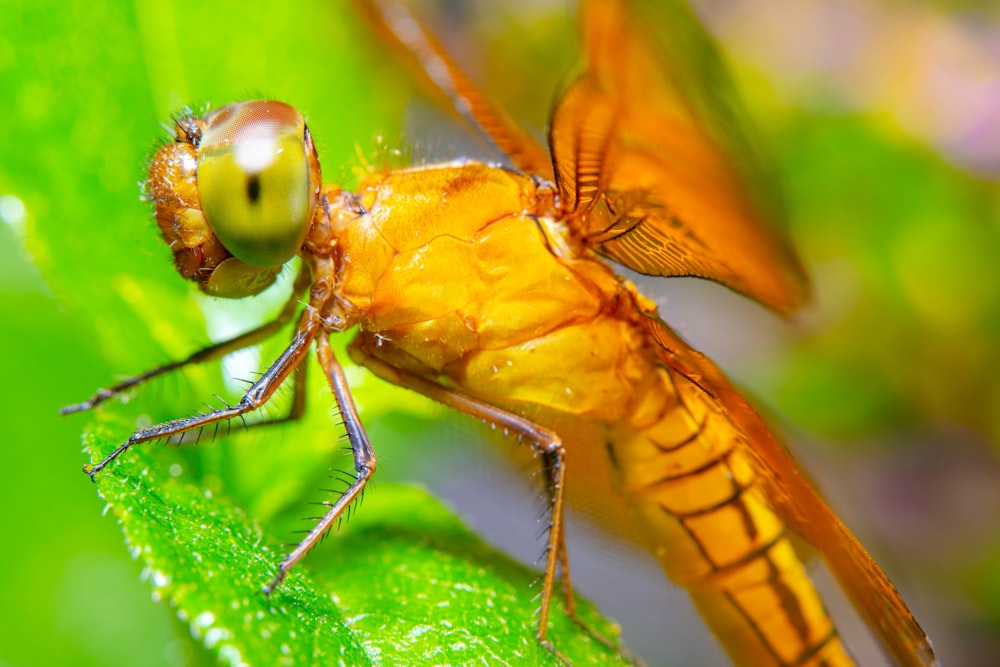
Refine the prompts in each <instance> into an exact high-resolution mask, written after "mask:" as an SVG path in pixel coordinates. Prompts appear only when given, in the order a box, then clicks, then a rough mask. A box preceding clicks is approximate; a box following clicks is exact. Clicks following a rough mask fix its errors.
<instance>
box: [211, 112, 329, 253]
mask: <svg viewBox="0 0 1000 667" xmlns="http://www.w3.org/2000/svg"><path fill="white" fill-rule="evenodd" d="M205 121H206V128H205V131H204V133H203V135H202V138H201V142H200V143H199V145H198V195H199V197H200V199H201V209H202V212H203V213H204V214H205V219H206V220H207V221H208V225H209V227H210V228H211V229H212V231H213V232H214V233H215V235H216V237H218V239H219V241H220V242H221V243H222V245H223V246H225V248H226V250H228V251H229V252H230V253H232V254H233V256H234V257H236V258H237V259H239V260H241V261H242V262H244V263H246V264H249V265H251V266H258V267H268V268H271V267H278V266H281V265H282V264H284V263H285V262H286V261H288V260H289V259H291V258H292V257H293V256H294V255H295V254H296V253H297V252H298V251H299V248H300V247H301V246H302V243H303V241H304V240H305V236H306V233H307V232H308V231H309V224H310V222H311V220H312V216H313V212H314V211H315V209H316V203H317V201H318V197H319V187H320V183H319V181H320V177H319V163H318V161H317V160H316V153H315V149H314V148H313V144H312V140H311V138H310V137H309V131H308V130H307V129H306V124H305V119H304V118H303V117H302V114H300V113H299V112H298V111H297V110H296V109H295V108H293V107H291V106H289V105H287V104H284V103H282V102H271V101H253V102H237V103H234V104H228V105H226V106H224V107H222V108H220V109H218V110H217V111H215V112H213V113H212V114H210V115H209V116H207V117H206V118H205Z"/></svg>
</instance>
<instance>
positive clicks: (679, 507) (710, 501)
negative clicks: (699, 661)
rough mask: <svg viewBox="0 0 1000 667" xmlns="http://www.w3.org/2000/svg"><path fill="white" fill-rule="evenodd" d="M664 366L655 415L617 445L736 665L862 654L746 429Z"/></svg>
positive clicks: (659, 545) (666, 550) (680, 571)
mask: <svg viewBox="0 0 1000 667" xmlns="http://www.w3.org/2000/svg"><path fill="white" fill-rule="evenodd" d="M660 373H661V377H660V380H661V381H660V382H659V383H658V384H659V388H658V389H654V390H653V392H654V394H655V396H652V397H650V398H648V399H647V400H646V401H644V402H643V406H642V408H641V412H642V413H643V414H645V415H646V418H645V419H642V421H644V422H646V423H644V424H639V428H637V429H636V430H635V431H634V432H633V433H632V434H631V435H629V436H623V437H616V438H615V439H614V442H613V443H612V445H611V447H612V453H613V456H614V459H615V463H616V465H617V468H618V472H619V478H620V482H621V487H622V490H623V491H624V493H625V495H626V497H627V499H628V501H629V502H630V504H631V505H632V507H633V508H634V509H635V511H636V513H637V514H638V516H639V518H640V521H641V522H642V523H643V525H644V527H645V528H646V534H647V535H648V537H649V539H650V540H651V541H652V542H653V550H654V553H655V555H656V557H657V559H658V560H659V561H660V563H661V565H662V567H663V568H664V569H665V570H666V572H667V574H668V575H669V576H670V577H671V578H672V579H673V580H674V581H676V582H677V583H679V584H681V585H683V586H684V587H686V588H687V589H688V591H689V592H690V594H691V596H692V599H693V601H694V602H695V605H696V606H697V607H698V610H699V611H700V612H701V614H702V615H703V616H704V618H705V620H706V621H707V622H708V624H709V625H710V626H711V627H712V630H713V632H714V633H715V634H716V635H717V637H718V638H719V640H720V642H721V643H722V644H723V645H724V647H725V648H726V650H727V652H728V653H729V654H730V657H731V658H732V659H733V661H734V662H735V663H736V664H739V665H755V666H757V665H763V666H768V665H773V666H775V667H792V666H796V667H798V666H800V665H817V666H819V665H829V666H834V665H838V666H839V665H853V664H854V662H853V661H852V660H851V658H850V657H849V656H848V655H847V653H846V651H845V649H844V647H843V645H842V643H841V641H840V638H839V636H838V635H837V631H836V629H835V627H834V625H833V622H832V621H831V619H830V617H829V615H828V614H827V612H826V609H825V608H824V606H823V603H822V601H821V599H820V597H819V595H818V593H817V591H816V590H815V588H814V587H813V584H812V582H811V581H810V580H809V578H808V576H807V575H806V573H805V569H804V566H803V564H802V562H801V561H800V560H799V558H798V556H797V555H796V553H795V551H794V549H793V547H792V544H791V541H790V539H789V536H788V534H787V532H786V528H785V526H784V524H783V523H782V522H781V521H780V519H779V518H778V517H777V516H776V515H775V513H774V512H773V511H772V510H771V508H770V507H769V506H768V504H767V502H766V500H765V497H764V495H763V494H762V493H761V491H760V490H759V488H758V487H757V485H756V483H755V473H754V471H753V468H752V467H751V465H750V462H749V461H748V460H747V458H746V454H745V453H744V450H743V446H744V445H743V444H742V437H743V436H742V435H741V434H740V433H739V432H738V431H737V430H736V429H735V428H734V427H733V425H732V424H731V423H730V422H729V420H728V419H727V417H726V415H725V414H724V413H723V412H722V411H720V409H719V408H718V407H716V406H714V405H712V404H711V403H710V402H709V401H707V400H704V394H702V393H701V391H700V390H699V389H698V388H697V387H695V386H694V385H692V384H691V383H690V381H688V380H686V379H684V378H672V377H671V374H669V373H668V372H667V371H666V370H661V371H660ZM651 404H652V405H657V404H658V409H657V410H656V411H655V412H651V410H650V407H651ZM650 414H653V415H655V416H654V417H653V418H650V417H649V415H650ZM636 418H639V417H638V416H636ZM640 419H641V418H640ZM633 423H635V420H633Z"/></svg>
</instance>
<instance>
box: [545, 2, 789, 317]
mask: <svg viewBox="0 0 1000 667" xmlns="http://www.w3.org/2000/svg"><path fill="white" fill-rule="evenodd" d="M581 23H582V29H583V50H584V58H585V64H584V70H583V73H582V74H581V75H580V76H579V77H578V78H577V79H576V80H575V81H574V82H573V83H572V84H571V85H570V86H569V87H568V89H567V90H566V91H565V92H564V94H563V95H562V97H561V98H560V100H559V102H558V104H557V106H556V108H555V110H554V112H553V116H552V122H551V126H550V130H549V143H550V148H551V150H552V154H553V160H554V163H555V171H556V182H557V184H558V186H559V191H560V194H561V197H562V205H563V207H564V208H565V209H567V210H568V211H571V212H572V214H571V219H572V220H573V221H574V224H575V226H576V228H577V229H578V230H579V231H580V232H581V233H582V234H583V235H584V236H585V237H586V238H587V239H588V240H589V241H590V242H591V243H592V244H594V246H595V249H596V250H597V251H598V252H599V253H601V254H603V255H604V256H606V257H608V258H610V259H613V260H615V261H618V262H620V263H622V264H624V265H626V266H628V267H630V268H632V269H635V270H636V271H639V272H641V273H645V274H649V275H661V276H698V277H702V278H709V279H712V280H715V281H718V282H720V283H722V284H724V285H726V286H728V287H730V288H732V289H735V290H737V291H739V292H741V293H743V294H746V295H747V296H750V297H752V298H754V299H756V300H758V301H760V302H761V303H763V304H765V305H767V306H769V307H770V308H772V309H774V310H776V311H779V312H782V313H787V312H790V311H791V310H793V309H794V308H795V307H797V306H798V305H800V304H801V303H802V302H803V301H804V300H805V298H806V293H807V289H806V279H805V277H804V274H803V271H802V269H801V267H800V265H799V263H798V260H797V259H796V257H795V255H794V253H793V251H792V250H791V247H790V245H789V244H788V242H787V240H786V238H785V236H784V234H783V232H782V224H781V222H782V220H781V217H782V216H781V213H780V206H779V205H778V204H777V196H776V194H775V190H774V188H773V187H772V185H771V181H770V180H769V179H768V177H767V174H766V170H765V169H764V168H763V166H762V165H761V161H760V159H759V158H758V156H757V154H756V153H755V151H754V149H753V147H752V144H751V142H750V141H749V140H748V138H747V135H746V132H745V129H744V128H745V123H744V122H743V119H742V118H741V115H740V112H739V106H738V104H737V103H736V101H735V97H734V94H733V90H732V87H731V85H730V83H729V81H728V79H727V77H726V73H725V70H724V68H723V66H722V63H721V61H720V59H719V56H718V54H717V53H716V52H715V49H714V47H713V45H712V42H711V40H710V38H709V37H708V36H707V35H706V34H705V32H704V30H703V28H702V27H701V26H700V25H699V24H698V21H697V19H695V17H694V16H693V15H692V14H691V12H690V10H689V9H688V8H687V6H686V5H685V4H684V3H683V2H682V1H681V0H633V1H631V2H626V1H625V0H591V1H585V2H583V3H582V5H581Z"/></svg>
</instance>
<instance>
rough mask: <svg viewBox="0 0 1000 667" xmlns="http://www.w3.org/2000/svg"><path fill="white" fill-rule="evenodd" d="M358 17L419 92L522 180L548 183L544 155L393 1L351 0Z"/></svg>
mask: <svg viewBox="0 0 1000 667" xmlns="http://www.w3.org/2000/svg"><path fill="white" fill-rule="evenodd" d="M354 5H355V7H356V8H357V10H358V13H359V15H360V16H361V17H362V19H364V20H365V21H367V23H368V24H369V26H370V27H371V28H372V31H373V32H374V33H375V34H376V35H379V36H380V37H381V39H382V41H383V42H384V43H385V44H386V46H388V47H389V48H390V49H392V50H393V51H395V52H396V55H397V56H398V57H399V60H400V62H402V63H404V64H406V65H407V66H409V68H410V69H411V70H412V71H413V73H414V74H415V75H416V79H417V81H419V82H420V83H421V84H422V85H423V87H424V90H425V91H426V92H427V93H428V94H429V95H430V96H431V97H432V98H434V99H435V100H436V101H437V102H439V103H440V104H441V105H442V106H446V107H450V108H452V109H453V110H454V111H455V112H457V113H458V114H459V115H461V116H462V117H463V118H465V119H466V120H467V121H469V122H470V123H471V124H472V125H473V126H475V127H476V128H478V129H479V130H480V131H481V132H482V133H483V134H484V135H485V136H486V137H487V138H488V139H489V140H490V141H492V142H493V144H494V145H495V146H496V147H497V148H498V149H499V150H500V151H501V152H502V153H504V154H505V155H507V156H508V157H509V158H510V160H511V162H512V163H513V164H514V166H515V167H517V168H518V169H520V170H522V171H524V172H525V173H528V174H535V175H538V176H543V177H546V178H551V177H552V164H551V161H550V160H549V154H548V151H546V150H545V148H544V147H543V146H542V145H541V144H540V143H538V141H536V140H535V138H534V137H532V136H531V134H530V133H529V132H527V131H526V130H525V129H524V128H522V127H521V126H520V125H518V124H517V123H516V122H515V121H514V119H512V118H511V117H510V116H508V115H507V113H506V112H505V111H504V110H503V109H502V108H501V107H500V106H499V105H498V104H495V103H493V102H492V101H490V99H489V98H488V97H487V96H486V95H485V94H484V93H483V92H482V91H481V90H480V89H479V87H478V86H477V85H476V84H475V83H474V82H473V81H472V79H470V78H469V76H468V75H467V74H466V73H465V72H464V71H463V70H462V68H461V67H459V66H458V64H457V63H456V62H455V61H454V60H452V58H451V56H449V55H448V53H447V52H446V51H445V50H444V47H442V46H441V44H440V43H439V42H438V41H437V39H435V37H434V35H432V34H431V33H430V32H429V31H428V30H427V29H426V28H425V27H424V26H423V25H422V24H421V23H420V22H419V21H418V20H417V19H416V18H415V17H414V16H413V15H412V14H411V13H410V12H409V10H407V8H406V7H405V6H404V5H403V4H402V3H400V2H399V1H398V0H354Z"/></svg>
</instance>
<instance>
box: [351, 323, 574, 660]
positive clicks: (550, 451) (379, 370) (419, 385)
mask: <svg viewBox="0 0 1000 667" xmlns="http://www.w3.org/2000/svg"><path fill="white" fill-rule="evenodd" d="M365 345H366V342H365V340H364V339H362V338H358V339H355V341H354V342H353V343H352V344H351V345H350V347H349V348H348V351H349V352H350V354H351V357H352V358H353V359H354V360H355V361H356V362H357V363H359V364H361V365H363V366H365V367H366V368H367V369H368V370H370V371H372V372H373V373H374V374H375V375H377V376H379V377H380V378H382V379H384V380H386V381H387V382H391V383H393V384H395V385H398V386H400V387H404V388H406V389H411V390H413V391H416V392H418V393H421V394H423V395H424V396H427V397H428V398H430V399H432V400H435V401H437V402H438V403H441V404H442V405H446V406H448V407H450V408H454V409H455V410H458V411H460V412H464V413H465V414H467V415H469V416H472V417H475V418H476V419H480V420H482V421H484V422H486V423H488V424H492V425H495V426H498V427H501V428H503V429H505V430H507V431H509V432H511V433H514V434H516V435H518V436H520V437H521V438H522V439H523V440H526V441H527V442H528V443H530V444H531V445H532V446H533V447H534V448H535V449H536V450H537V451H538V452H539V453H540V454H541V455H542V457H543V459H544V468H543V470H544V475H545V482H546V493H547V495H548V500H549V525H548V542H547V544H546V552H545V571H544V573H543V575H542V593H541V607H540V609H539V616H538V631H537V633H536V637H537V638H538V641H539V642H540V643H541V644H542V645H544V646H545V647H546V648H548V649H549V650H550V651H552V652H553V653H554V654H555V655H557V656H558V657H560V658H562V656H561V654H559V652H558V651H557V650H556V649H555V648H554V647H553V646H552V643H551V642H549V641H548V640H547V639H546V636H547V634H548V623H549V610H550V607H551V605H552V594H553V591H554V589H555V581H556V571H557V570H558V569H560V568H561V569H562V572H563V584H564V588H566V589H567V591H569V563H568V560H567V559H566V558H564V557H563V556H562V555H563V554H564V553H565V541H564V535H563V526H564V505H565V500H564V490H565V488H566V462H565V452H564V449H563V444H562V440H561V439H560V438H559V436H558V435H557V434H556V433H555V432H554V431H551V430H549V429H547V428H545V427H544V426H540V425H538V424H535V423H534V422H532V421H530V420H528V419H525V418H524V417H521V416H519V415H516V414H513V413H511V412H507V411H506V410H503V409H501V408H498V407H496V406H494V405H490V404H489V403H485V402H483V401H481V400H479V399H476V398H473V397H471V396H468V395H466V394H462V393H461V392H458V391H455V390H454V389H449V388H447V387H443V386H441V385H439V384H437V383H435V382H432V381H430V380H427V379H425V378H423V377H420V376H419V375H415V374H413V373H409V372H407V371H405V370H401V369H398V368H396V367H394V366H391V365H389V364H387V363H386V362H384V361H382V360H381V359H379V358H377V357H375V356H373V355H371V354H369V353H368V352H367V351H366V350H365ZM383 347H385V344H384V343H383ZM568 599H569V600H572V594H571V593H570V596H569V597H568ZM572 605H573V603H572V602H571V603H570V608H572ZM563 659H564V660H565V658H563Z"/></svg>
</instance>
